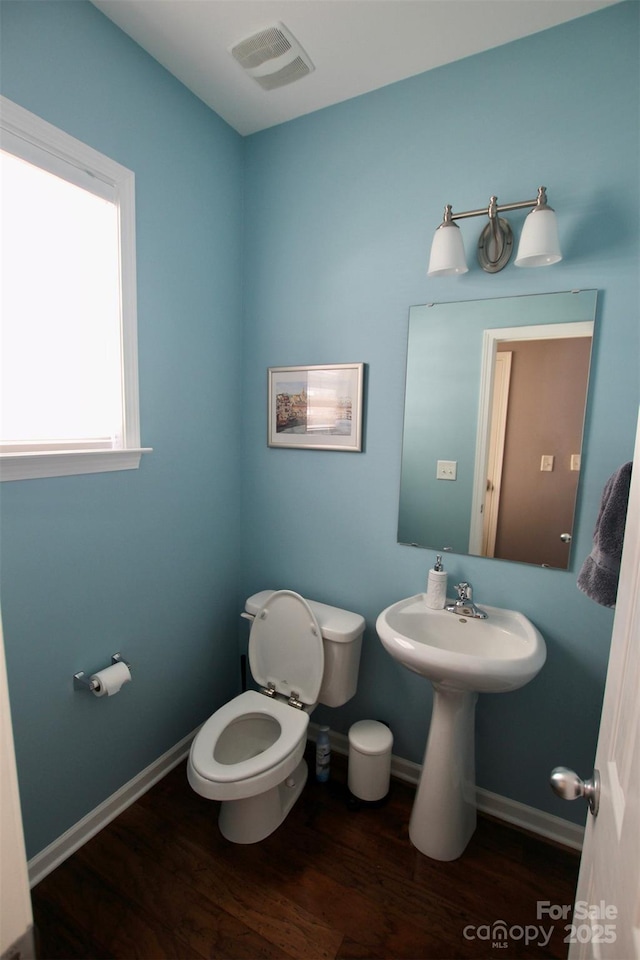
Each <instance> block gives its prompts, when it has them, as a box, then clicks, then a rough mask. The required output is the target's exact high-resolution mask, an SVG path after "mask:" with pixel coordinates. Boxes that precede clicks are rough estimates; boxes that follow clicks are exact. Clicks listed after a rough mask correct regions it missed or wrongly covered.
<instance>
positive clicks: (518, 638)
mask: <svg viewBox="0 0 640 960" xmlns="http://www.w3.org/2000/svg"><path fill="white" fill-rule="evenodd" d="M482 609H483V610H484V611H485V612H486V613H487V619H486V620H476V619H472V618H468V617H460V616H458V615H457V614H454V613H449V612H448V611H447V610H431V609H430V608H429V607H427V606H426V604H425V595H424V594H418V595H417V596H415V597H408V598H407V599H405V600H399V601H398V602H397V603H394V604H392V606H390V607H387V608H386V610H383V611H382V613H381V614H380V616H379V617H378V620H377V623H376V630H377V631H378V636H379V637H380V640H381V641H382V644H383V646H384V648H385V649H386V650H387V652H388V653H390V654H391V656H392V657H394V659H396V660H399V661H400V663H402V664H404V666H405V667H407V668H408V669H409V670H413V671H414V673H419V674H421V675H422V676H423V677H427V678H428V679H429V680H431V681H432V682H433V683H441V684H446V686H448V687H455V688H457V689H459V690H473V691H476V692H477V693H501V692H505V691H507V690H517V689H518V687H522V686H524V684H526V683H528V682H529V681H530V680H532V679H533V678H534V677H535V676H536V674H537V673H538V672H539V671H540V669H541V668H542V666H543V664H544V662H545V659H546V656H547V650H546V646H545V642H544V640H543V639H542V636H541V635H540V633H539V632H538V630H537V629H536V628H535V627H534V625H533V624H532V623H531V621H530V620H527V618H526V617H525V616H524V615H523V614H521V613H518V612H517V611H515V610H503V609H502V608H500V607H488V606H486V605H484V604H483V605H482Z"/></svg>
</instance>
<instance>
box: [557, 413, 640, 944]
mask: <svg viewBox="0 0 640 960" xmlns="http://www.w3.org/2000/svg"><path fill="white" fill-rule="evenodd" d="M639 691H640V421H639V423H638V434H637V437H636V452H635V459H634V467H633V473H632V477H631V495H630V498H629V509H628V513H627V525H626V532H625V540H624V550H623V555H622V568H621V572H620V582H619V587H618V596H617V601H616V613H615V619H614V625H613V637H612V641H611V653H610V656H609V670H608V673H607V685H606V689H605V696H604V705H603V709H602V719H601V723H600V736H599V738H598V748H597V752H596V763H595V765H596V769H597V770H598V771H599V772H600V780H601V787H600V809H599V811H598V815H597V816H596V817H593V816H589V817H588V823H587V829H586V833H585V840H584V848H583V853H582V862H581V865H580V875H579V879H578V889H577V893H576V904H575V907H574V912H573V916H572V917H571V918H570V919H571V920H572V921H573V922H572V927H570V928H569V929H568V934H569V936H570V938H571V946H570V948H569V958H570V960H583V958H594V960H640V695H639Z"/></svg>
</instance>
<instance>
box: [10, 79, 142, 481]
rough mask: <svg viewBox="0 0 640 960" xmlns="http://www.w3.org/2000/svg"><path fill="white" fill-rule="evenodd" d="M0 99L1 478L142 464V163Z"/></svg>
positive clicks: (85, 471) (98, 470) (119, 467)
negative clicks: (138, 230)
mask: <svg viewBox="0 0 640 960" xmlns="http://www.w3.org/2000/svg"><path fill="white" fill-rule="evenodd" d="M0 107H1V115H0V133H1V141H0V147H1V151H0V163H1V169H0V176H1V182H2V201H3V202H2V206H3V214H2V245H1V254H2V315H1V321H2V335H1V352H0V364H1V378H0V383H1V388H0V389H1V392H0V477H1V478H2V479H3V480H22V479H29V478H34V477H50V476H63V475H68V474H76V473H96V472H103V471H107V470H125V469H135V468H136V467H137V466H138V465H139V463H140V457H141V454H142V453H143V452H144V451H143V449H142V448H141V447H140V427H139V414H138V374H137V331H136V291H135V211H134V176H133V173H131V171H129V170H127V169H126V168H125V167H122V166H120V165H119V164H117V163H115V162H114V161H112V160H110V159H109V158H108V157H105V156H103V155H102V154H100V153H98V152H97V151H95V150H93V149H92V148H91V147H88V146H86V145H85V144H83V143H80V141H78V140H75V139H74V138H73V137H70V136H68V135H67V134H65V133H63V132H62V131H60V130H58V129H57V128H55V127H53V126H51V125H50V124H48V123H45V122H44V121H43V120H41V119H40V118H38V117H36V116H34V115H33V114H31V113H28V112H27V111H26V110H23V109H22V108H21V107H18V106H17V105H16V104H14V103H11V101H9V100H6V99H4V98H0Z"/></svg>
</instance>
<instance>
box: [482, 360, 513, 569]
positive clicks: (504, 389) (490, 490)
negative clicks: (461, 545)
mask: <svg viewBox="0 0 640 960" xmlns="http://www.w3.org/2000/svg"><path fill="white" fill-rule="evenodd" d="M512 356H513V353H512V351H511V350H501V351H500V352H499V353H498V354H497V355H496V365H495V370H494V372H493V391H492V397H493V399H492V402H491V427H490V434H489V457H488V460H487V492H486V494H485V499H484V504H483V513H482V556H483V557H492V556H493V555H494V550H495V546H496V532H497V529H498V510H499V507H500V488H501V486H502V463H503V460H504V441H505V437H506V433H507V411H508V408H509V382H510V380H511V357H512Z"/></svg>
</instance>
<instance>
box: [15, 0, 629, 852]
mask: <svg viewBox="0 0 640 960" xmlns="http://www.w3.org/2000/svg"><path fill="white" fill-rule="evenodd" d="M1 7H2V20H3V22H2V28H3V29H2V43H3V49H2V57H3V70H2V93H3V94H4V95H5V96H7V97H9V98H11V99H13V100H15V101H16V102H17V103H19V104H21V105H22V106H24V107H26V108H27V109H29V110H32V111H33V112H35V113H37V114H39V115H40V116H42V117H44V118H45V119H46V120H49V121H50V122H52V123H55V124H57V125H58V126H60V127H61V128H62V129H64V130H66V131H67V132H69V133H71V134H72V135H74V136H77V137H79V138H80V139H82V140H84V141H86V142H88V143H89V144H91V145H92V146H94V147H96V148H97V149H100V150H102V151H104V152H105V153H107V154H108V155H110V156H112V157H113V158H114V159H116V160H118V161H119V162H121V163H123V164H124V165H126V166H128V167H130V168H131V169H133V170H135V172H136V183H137V220H138V271H139V273H138V279H139V291H138V293H139V340H140V387H141V404H142V409H141V418H142V439H143V442H144V444H145V445H149V446H153V448H154V453H152V454H150V455H148V456H146V457H145V458H144V459H143V463H142V466H141V469H140V470H139V471H137V472H128V473H122V474H111V475H109V474H106V475H95V476H90V477H76V478H60V479H56V480H42V481H28V482H24V483H10V484H7V483H5V484H3V486H2V490H1V491H0V493H1V496H2V518H1V519H2V561H3V563H2V607H3V617H4V626H5V637H6V647H7V661H8V668H9V679H10V690H11V700H12V712H13V717H14V726H15V729H14V732H15V738H16V747H17V753H18V767H19V776H20V786H21V795H22V802H23V807H24V816H25V828H26V833H27V841H28V849H29V855H30V856H31V855H33V854H34V853H36V852H37V851H38V850H40V849H41V848H42V847H44V846H45V845H46V844H47V843H49V842H51V841H52V840H53V839H55V838H56V837H57V836H58V835H59V834H60V833H61V832H62V831H63V830H64V829H66V828H67V827H69V826H71V825H72V824H73V823H74V822H76V821H77V820H78V819H79V818H80V817H81V816H82V815H84V814H85V813H87V812H88V811H90V810H91V809H92V808H93V807H94V806H96V805H97V804H98V803H99V802H100V801H102V800H104V799H105V798H106V797H107V796H109V794H110V793H112V792H113V791H114V790H115V789H117V788H118V787H119V786H120V785H121V784H123V783H124V782H126V781H127V780H128V779H130V778H131V777H132V776H134V775H135V774H136V773H137V772H139V771H140V770H141V769H142V768H143V767H144V766H146V765H147V764H148V763H150V762H151V761H152V760H153V759H154V758H155V757H157V756H158V755H159V754H161V753H162V752H163V751H164V750H166V749H168V748H169V747H170V746H171V745H173V744H174V743H175V742H176V741H178V740H179V739H180V738H181V737H182V736H184V735H186V734H187V733H188V732H189V731H190V730H191V729H193V727H194V726H196V724H197V723H198V722H200V721H201V720H203V719H204V718H205V717H206V716H207V715H208V714H209V713H210V712H211V709H212V708H213V707H215V706H217V705H219V704H220V703H221V702H223V700H224V699H226V698H227V697H228V696H229V695H230V694H232V693H233V692H234V691H235V690H236V688H237V682H238V679H237V655H238V645H237V643H236V639H237V636H238V628H237V612H238V609H239V604H240V603H241V600H242V598H243V597H244V596H245V595H246V594H247V593H248V592H251V591H254V590H257V589H263V588H264V587H267V586H275V587H280V586H288V587H292V588H294V589H297V590H299V591H300V592H302V593H306V594H307V595H308V596H310V597H312V598H315V599H318V600H323V601H325V602H329V603H334V604H337V605H341V606H345V607H347V608H349V609H353V610H356V611H358V612H360V613H362V614H364V615H365V616H366V618H367V623H368V629H367V634H366V637H365V644H364V649H363V659H362V667H361V675H360V685H359V691H358V694H357V696H356V698H354V700H353V701H352V702H351V703H349V704H348V705H346V706H345V707H343V708H341V709H339V710H328V709H324V710H323V709H319V710H318V711H317V714H316V715H315V716H314V719H316V720H321V719H325V720H326V722H328V723H330V724H331V726H332V727H333V728H334V729H336V730H341V731H343V732H346V730H347V729H348V727H349V725H350V723H351V722H352V721H353V720H355V719H359V718H361V717H364V716H371V717H380V718H382V719H385V720H388V721H389V722H390V723H391V725H392V727H393V731H394V734H395V747H394V752H396V753H397V754H399V755H400V756H403V757H406V758H408V759H410V760H415V761H420V760H421V758H422V751H423V749H424V744H425V740H426V733H427V727H428V716H429V708H430V694H429V688H428V684H427V683H426V682H424V681H421V680H420V678H418V677H416V676H414V675H412V674H410V673H409V672H408V671H405V670H402V669H401V668H400V667H398V666H397V665H396V664H395V663H394V662H393V661H391V659H390V658H389V657H388V656H387V655H386V654H385V652H384V651H383V649H382V647H381V645H380V644H379V642H378V640H377V639H376V636H375V632H374V623H375V618H376V616H377V614H378V613H379V611H380V610H381V609H382V608H383V607H384V606H386V605H387V604H388V603H390V602H392V601H394V600H396V599H399V598H400V597H402V596H407V595H409V594H411V593H414V592H417V591H419V590H421V589H422V588H423V585H424V580H425V577H426V571H427V568H428V566H429V565H430V563H431V560H432V555H431V554H430V553H428V552H425V551H423V550H414V549H411V548H409V547H404V546H399V545H397V543H396V530H397V506H398V489H399V479H400V442H401V433H402V416H403V397H404V371H405V355H406V343H407V329H408V308H409V305H410V304H415V303H425V302H429V301H432V300H454V299H473V298H475V297H493V296H511V295H521V294H526V293H540V292H547V291H552V290H565V289H571V288H573V287H583V288H584V287H589V288H594V287H595V288H598V289H599V290H600V291H601V294H600V297H599V316H598V327H599V328H598V332H597V336H596V344H595V365H594V374H593V379H592V400H593V407H592V410H593V412H592V415H591V416H590V418H589V422H588V424H587V437H586V443H585V455H584V459H583V464H584V468H583V483H584V494H583V496H582V498H581V502H580V506H579V515H578V523H577V526H576V530H575V539H574V547H575V550H574V556H575V557H576V560H575V562H574V565H573V569H572V570H570V571H569V572H566V573H562V572H557V571H548V570H541V569H536V568H531V567H525V566H520V565H516V564H508V563H504V562H500V561H490V560H482V559H479V558H466V557H457V556H450V557H448V558H447V559H448V567H449V574H450V576H451V577H452V578H453V580H454V581H455V579H461V578H463V577H464V578H468V579H469V580H471V581H472V582H473V584H474V586H475V588H476V596H477V597H478V598H479V599H480V600H484V601H485V602H486V603H490V604H497V605H504V606H516V607H518V608H519V609H521V610H522V611H523V612H524V613H526V614H527V615H528V616H530V617H531V619H533V620H534V621H535V622H536V624H537V625H538V626H539V628H540V629H541V631H542V632H543V633H544V635H545V637H546V640H547V644H548V649H549V659H548V662H547V665H546V666H545V668H544V671H543V673H542V674H541V675H540V676H539V677H538V678H537V679H536V680H535V681H534V682H533V683H532V684H530V686H528V687H526V688H524V689H523V690H522V691H518V692H516V693H512V694H505V695H502V696H495V697H490V696H485V697H482V698H480V702H479V707H478V782H479V784H480V785H481V786H483V787H485V788H487V789H489V790H493V791H495V792H497V793H499V794H503V795H505V796H507V797H512V798H514V799H516V800H521V801H523V802H525V803H528V804H531V805H532V806H536V807H539V808H540V809H543V810H549V811H551V812H554V813H557V814H558V815H559V816H564V817H572V816H573V817H576V818H578V819H579V818H580V817H581V816H583V811H582V810H575V809H574V808H573V807H571V806H567V805H562V804H561V803H560V801H556V800H555V798H554V797H552V796H550V794H549V790H548V787H547V776H548V772H549V770H550V769H551V767H553V766H554V765H555V764H556V763H566V764H568V765H572V766H575V768H576V769H578V770H579V771H581V772H584V773H586V772H588V771H589V769H590V767H591V764H592V763H593V753H594V749H595V739H596V733H597V722H598V717H599V711H600V705H601V697H602V690H603V684H604V675H605V670H606V662H607V654H608V644H609V638H610V633H611V624H612V614H611V611H608V610H605V609H603V608H601V607H598V606H597V605H596V604H594V603H592V602H591V601H589V600H588V599H587V598H586V597H584V596H583V595H582V594H581V593H579V592H578V590H577V588H576V585H575V580H576V575H577V570H578V568H579V563H580V559H581V558H582V557H584V556H586V554H587V553H588V552H589V549H590V545H591V532H592V528H593V522H594V519H595V516H596V512H597V506H598V500H599V496H600V492H601V490H602V486H603V485H604V482H605V480H606V479H607V477H608V476H609V475H610V473H611V472H612V471H613V470H614V469H615V468H616V467H617V466H618V465H619V464H620V463H621V462H622V461H623V460H625V459H628V458H629V457H630V456H631V453H632V438H633V434H634V429H635V419H636V412H637V405H638V399H639V392H640V384H639V382H638V380H639V375H638V357H639V350H638V316H639V308H640V303H639V300H640V298H639V292H638V279H637V261H638V223H637V210H638V183H637V169H638V161H639V157H638V123H637V117H638V66H637V34H638V7H637V4H635V3H633V2H632V3H624V4H620V5H617V6H614V7H613V8H610V9H608V10H606V11H603V12H600V13H597V14H594V15H592V16H590V17H586V18H582V19H580V20H578V21H574V22H572V23H570V24H567V25H564V26H561V27H558V28H555V29H554V30H551V31H548V32H545V33H543V34H539V35H537V36H534V37H531V38H527V39H525V40H522V41H518V42H517V43H512V44H509V45H507V46H504V47H501V48H498V49H496V50H493V51H491V52H490V53H487V54H482V55H479V56H476V57H472V58H469V59H466V60H463V61H460V62H458V63H455V64H451V65H449V66H446V67H442V68H440V69H438V70H435V71H433V72H431V73H428V74H423V75H421V76H419V77H416V78H412V79H410V80H407V81H403V82H402V83H399V84H394V85H392V86H389V87H385V88H383V89H382V90H379V91H377V92H374V93H372V94H369V95H367V96H364V97H359V98H357V99H354V100H351V101H348V102H346V103H344V104H341V105H338V106H336V107H332V108H329V109H327V110H323V111H319V112H317V113H315V114H313V115H310V116H308V117H304V118H301V119H299V120H296V121H293V122H291V123H288V124H284V125H282V126H280V127H277V128H274V129H272V130H269V131H265V132H263V133H260V134H257V135H254V136H252V137H249V138H247V139H245V140H244V141H243V140H242V139H241V138H240V137H239V136H238V135H237V134H235V133H234V131H232V130H231V129H230V128H229V127H227V126H226V125H225V124H224V123H223V122H222V121H221V120H220V119H219V118H218V117H217V116H215V114H213V113H212V112H211V111H209V110H208V109H207V108H206V107H205V106H204V105H203V104H202V103H200V102H199V101H198V100H197V99H196V98H194V97H193V96H191V95H190V94H189V93H188V92H187V91H186V90H185V89H184V88H183V87H182V86H181V85H180V84H179V83H178V82H177V81H175V80H174V79H173V78H171V77H170V76H169V75H168V74H167V73H166V72H165V71H164V70H163V69H162V68H161V67H160V66H159V65H158V64H157V63H156V62H155V61H153V60H152V59H151V58H150V57H148V56H147V55H146V54H145V53H144V52H143V51H141V50H140V48H139V47H137V46H136V45H135V44H134V43H133V42H131V41H130V40H129V39H128V38H127V37H125V36H124V35H123V34H122V33H120V32H119V31H118V30H117V29H116V28H115V27H114V26H113V25H112V24H111V23H110V22H109V21H108V20H106V19H105V18H104V17H102V15H101V14H99V13H98V12H97V11H96V10H95V8H93V7H92V6H90V5H89V4H87V3H78V2H71V3H65V2H57V0H50V2H48V3H46V4H45V3H33V2H22V3H20V2H18V3H14V2H11V0H9V2H7V0H5V2H3V3H2V5H1ZM541 183H544V184H546V185H547V187H548V188H549V196H550V200H551V203H552V205H554V206H555V207H556V209H557V211H558V215H559V222H560V231H561V238H560V239H561V243H562V246H563V249H564V253H565V260H564V261H563V262H562V263H560V264H558V265H557V266H554V267H553V268H551V269H548V270H532V271H525V270H518V269H516V268H514V267H513V266H512V265H510V266H509V267H508V268H507V269H506V270H505V271H504V272H503V273H501V274H499V275H497V276H494V277H491V276H489V275H486V274H483V273H482V272H481V271H480V270H479V268H476V267H471V269H470V272H469V273H468V274H467V275H466V276H465V277H463V278H459V279H457V278H456V279H447V278H444V279H437V280H436V279H433V280H432V279H427V277H426V261H427V256H428V247H429V244H430V241H431V235H432V232H433V230H434V229H435V227H436V226H437V224H438V222H439V219H440V216H441V213H442V208H443V205H444V203H445V202H451V203H453V205H454V209H470V208H473V207H477V206H479V205H481V204H483V203H484V202H485V201H487V200H488V198H489V196H490V194H491V193H497V194H498V196H499V197H500V198H502V199H504V200H505V201H508V200H512V199H520V198H522V197H523V196H533V195H534V192H535V189H536V187H537V186H538V185H539V184H541ZM523 218H524V214H523V217H522V219H523ZM511 219H512V222H513V223H514V224H515V225H516V229H518V227H519V225H520V221H519V217H518V214H515V215H513V217H512V218H511ZM243 224H245V225H246V231H245V236H244V241H243V236H242V229H243ZM475 233H476V231H475V227H474V228H473V238H474V239H475ZM465 236H467V234H466V232H465ZM471 236H472V234H471V233H469V235H468V239H467V247H468V249H473V242H474V240H472V239H471ZM243 243H244V245H243ZM243 278H244V280H243ZM360 360H362V361H365V362H366V363H367V365H368V368H367V384H366V396H367V400H366V411H365V413H366V418H365V425H366V428H365V451H364V453H362V454H346V453H332V452H321V451H298V450H285V449H280V450H274V449H269V448H267V446H266V409H265V401H266V368H267V367H268V366H273V365H284V364H300V363H332V362H344V361H360ZM456 415H457V411H456V407H455V385H454V386H453V388H452V404H451V429H455V424H456ZM245 642H246V632H245V630H244V628H243V626H242V627H241V632H240V643H239V649H240V651H242V650H243V649H244V644H245ZM118 648H120V649H121V650H122V651H123V652H124V653H126V654H127V655H128V656H129V657H130V658H131V660H132V661H133V663H134V664H135V679H134V683H132V684H131V685H130V686H129V687H128V688H125V690H124V691H123V692H122V694H120V695H119V696H118V697H116V698H114V699H113V700H112V701H106V702H104V701H102V702H100V703H97V702H96V701H95V700H94V699H93V698H91V697H84V696H83V695H81V694H74V693H73V691H72V689H71V675H72V674H73V673H74V672H75V671H76V670H79V669H85V670H93V669H95V668H98V667H100V666H102V665H103V663H104V660H105V657H108V656H109V655H110V654H111V653H112V652H114V650H115V649H118ZM93 757H96V758H97V765H96V766H93V767H91V775H87V764H89V763H90V761H91V758H93ZM522 757H526V762H523V761H522V759H521V758H522ZM44 791H46V804H43V803H42V798H43V792H44ZM576 806H577V805H576Z"/></svg>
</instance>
